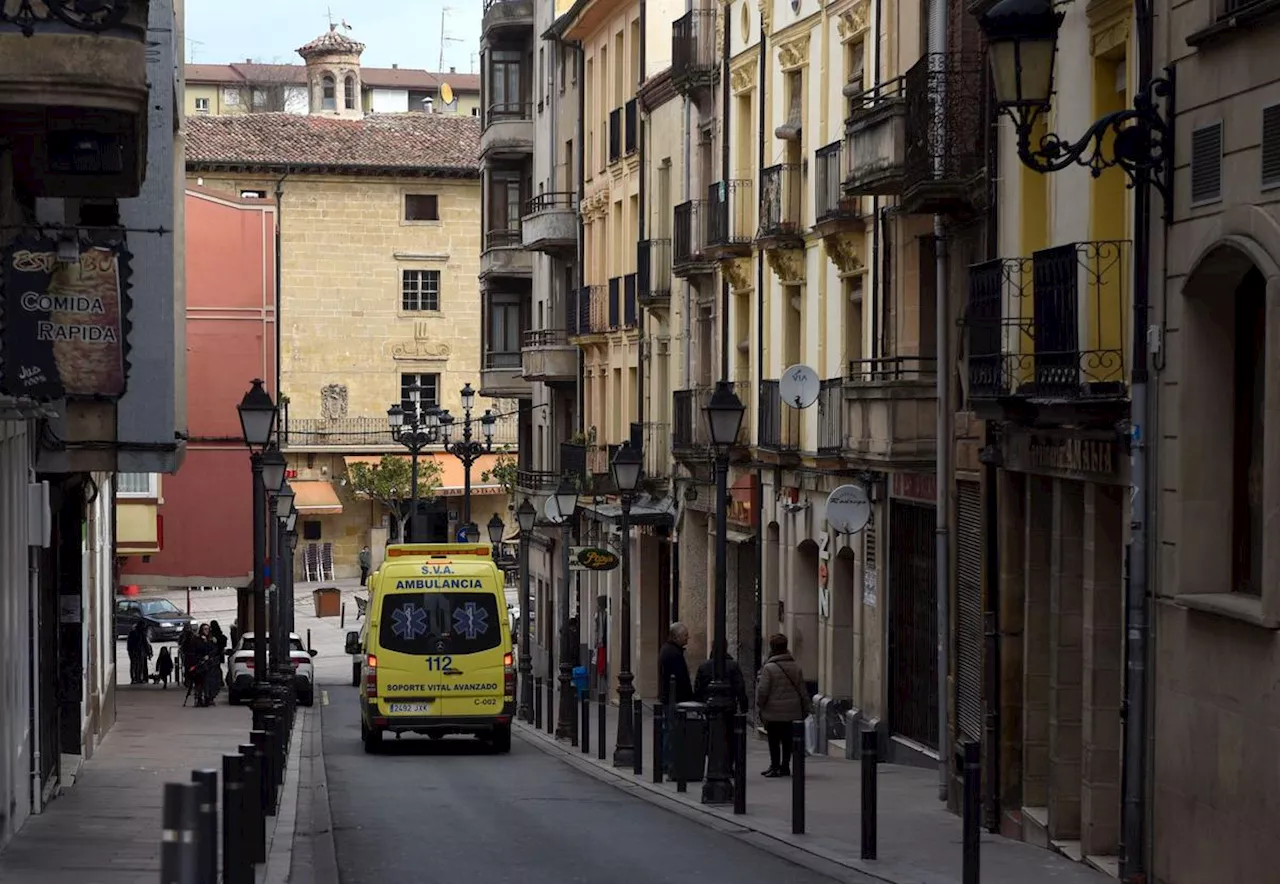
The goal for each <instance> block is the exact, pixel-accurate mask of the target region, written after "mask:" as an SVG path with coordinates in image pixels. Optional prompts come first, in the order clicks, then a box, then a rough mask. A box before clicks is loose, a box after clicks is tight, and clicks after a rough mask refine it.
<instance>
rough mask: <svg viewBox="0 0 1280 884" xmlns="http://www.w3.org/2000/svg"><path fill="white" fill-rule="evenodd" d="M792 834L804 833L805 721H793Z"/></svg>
mask: <svg viewBox="0 0 1280 884" xmlns="http://www.w3.org/2000/svg"><path fill="white" fill-rule="evenodd" d="M791 834H792V835H803V834H804V722H803V721H793V722H791Z"/></svg>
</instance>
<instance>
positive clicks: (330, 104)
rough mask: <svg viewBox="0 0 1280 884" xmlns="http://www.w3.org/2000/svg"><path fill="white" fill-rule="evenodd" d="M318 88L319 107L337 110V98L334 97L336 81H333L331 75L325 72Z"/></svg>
mask: <svg viewBox="0 0 1280 884" xmlns="http://www.w3.org/2000/svg"><path fill="white" fill-rule="evenodd" d="M320 88H321V90H322V92H321V96H320V109H321V110H337V109H338V99H337V97H336V83H335V82H334V79H333V76H332V75H330V74H325V75H324V78H323V79H322V80H321V81H320Z"/></svg>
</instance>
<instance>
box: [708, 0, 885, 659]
mask: <svg viewBox="0 0 1280 884" xmlns="http://www.w3.org/2000/svg"><path fill="white" fill-rule="evenodd" d="M877 2H879V0H877ZM726 33H727V31H726ZM768 43H769V35H768V34H766V33H765V32H764V22H763V21H761V23H760V64H759V70H760V112H759V116H760V125H759V126H757V127H756V128H757V129H758V130H759V131H758V132H757V134H756V152H757V156H758V161H759V165H760V174H761V175H763V174H764V147H765V134H764V129H765V123H766V115H765V108H766V104H767V100H768V96H769V91H768V90H769V78H768V77H766V76H765V75H764V74H765V72H766V71H768V69H769V48H768ZM764 324H765V316H764V261H763V260H760V259H757V260H756V384H757V387H756V389H759V383H760V381H761V379H763V378H764ZM759 438H760V409H759V407H758V406H757V408H756V441H757V442H758V441H759ZM763 480H764V470H762V469H760V467H756V559H757V561H756V610H757V616H756V636H755V641H756V646H755V660H754V662H755V667H754V668H753V669H752V670H751V671H752V672H759V671H760V667H762V666H763V665H764V621H765V609H764V587H763V586H762V581H763V580H764V559H765V555H764V543H765V525H764V495H763V494H761V493H760V489H761V488H763V487H764V481H763Z"/></svg>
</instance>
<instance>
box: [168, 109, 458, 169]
mask: <svg viewBox="0 0 1280 884" xmlns="http://www.w3.org/2000/svg"><path fill="white" fill-rule="evenodd" d="M186 152H187V163H188V164H192V163H196V164H219V165H223V164H226V165H249V166H293V167H315V166H326V167H346V168H350V169H352V170H353V171H354V170H359V169H388V170H390V169H403V170H405V171H413V172H417V173H421V172H427V171H436V172H441V173H449V174H462V175H478V174H479V169H480V121H479V120H478V119H477V118H475V117H471V116H455V115H452V114H421V113H404V114H369V115H367V116H366V117H364V118H363V119H360V120H342V119H335V118H333V117H321V116H303V115H300V114H285V113H272V114H237V115H235V116H226V117H219V116H203V115H197V116H191V117H187V148H186Z"/></svg>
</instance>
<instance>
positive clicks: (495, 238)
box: [480, 228, 533, 279]
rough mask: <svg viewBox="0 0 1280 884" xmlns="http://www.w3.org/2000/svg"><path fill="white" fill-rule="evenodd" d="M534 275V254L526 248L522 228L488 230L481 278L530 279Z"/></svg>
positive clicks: (485, 238) (482, 258)
mask: <svg viewBox="0 0 1280 884" xmlns="http://www.w3.org/2000/svg"><path fill="white" fill-rule="evenodd" d="M531 275H533V255H532V254H530V253H529V252H528V251H526V250H525V247H524V238H523V237H522V236H521V233H520V229H519V228H516V229H515V230H486V231H485V234H484V250H483V251H482V252H481V253H480V278H481V279H488V278H489V277H491V276H514V277H519V278H521V279H528V278H529V277H530V276H531Z"/></svg>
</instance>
